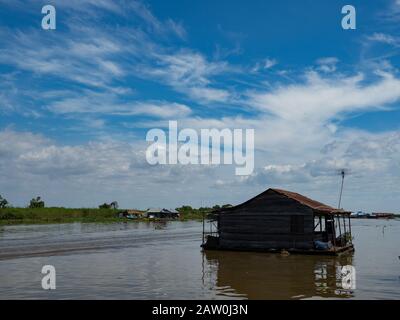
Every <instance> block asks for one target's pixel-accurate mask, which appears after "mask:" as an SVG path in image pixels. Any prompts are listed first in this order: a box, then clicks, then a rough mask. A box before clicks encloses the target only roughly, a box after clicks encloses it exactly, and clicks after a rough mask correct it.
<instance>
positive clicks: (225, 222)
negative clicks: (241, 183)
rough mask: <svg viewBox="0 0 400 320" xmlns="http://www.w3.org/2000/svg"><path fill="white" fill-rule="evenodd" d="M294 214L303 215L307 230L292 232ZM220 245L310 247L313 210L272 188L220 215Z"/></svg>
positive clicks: (231, 246) (252, 247)
mask: <svg viewBox="0 0 400 320" xmlns="http://www.w3.org/2000/svg"><path fill="white" fill-rule="evenodd" d="M292 216H302V217H303V218H301V219H300V220H303V219H304V232H293V230H292V228H291V221H292ZM218 226H219V235H220V240H219V241H220V242H219V243H220V246H221V247H223V248H232V249H292V248H296V249H311V248H312V247H313V231H314V217H313V211H312V210H311V209H310V208H308V207H306V206H304V205H301V204H299V203H298V202H296V201H294V200H292V199H289V198H287V197H285V196H283V195H280V194H277V193H275V192H273V191H270V192H266V193H264V194H262V195H260V196H259V197H258V198H255V199H253V200H252V201H250V202H248V203H246V204H244V205H242V206H239V207H237V208H234V209H233V210H230V211H226V212H223V213H221V214H220V215H219V222H218Z"/></svg>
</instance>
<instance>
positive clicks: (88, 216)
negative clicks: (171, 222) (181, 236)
mask: <svg viewBox="0 0 400 320" xmlns="http://www.w3.org/2000/svg"><path fill="white" fill-rule="evenodd" d="M225 206H228V205H225ZM218 208H220V206H214V207H213V208H205V207H204V208H198V209H196V208H192V207H190V206H182V207H180V208H176V210H177V211H178V212H179V215H180V217H179V220H181V221H186V220H201V219H202V217H203V215H206V214H207V213H209V212H211V211H212V210H213V209H218ZM124 211H125V210H122V209H118V203H117V202H112V203H111V204H107V203H105V204H102V205H100V206H99V208H98V209H97V208H81V209H70V208H58V207H48V208H46V207H45V203H44V201H43V200H42V199H41V198H40V197H37V198H33V199H32V200H31V201H30V203H29V205H28V206H27V207H26V208H14V207H10V206H9V205H8V202H7V200H5V199H3V198H2V197H1V196H0V225H16V224H52V223H72V222H84V223H91V222H98V223H111V222H121V221H149V219H147V218H139V219H131V220H130V219H126V218H120V217H119V214H120V213H122V212H124Z"/></svg>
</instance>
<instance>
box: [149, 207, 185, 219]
mask: <svg viewBox="0 0 400 320" xmlns="http://www.w3.org/2000/svg"><path fill="white" fill-rule="evenodd" d="M146 215H147V218H149V219H176V218H178V217H179V213H178V212H177V211H176V210H168V209H160V208H152V209H148V210H147V211H146Z"/></svg>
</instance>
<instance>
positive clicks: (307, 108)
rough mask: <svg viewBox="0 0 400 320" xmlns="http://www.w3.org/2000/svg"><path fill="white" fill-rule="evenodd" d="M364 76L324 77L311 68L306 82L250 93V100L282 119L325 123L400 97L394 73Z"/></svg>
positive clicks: (389, 102)
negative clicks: (370, 80) (372, 79)
mask: <svg viewBox="0 0 400 320" xmlns="http://www.w3.org/2000/svg"><path fill="white" fill-rule="evenodd" d="M363 80H364V78H363V75H362V74H360V75H357V76H354V77H339V78H336V77H334V78H322V77H321V76H320V75H319V74H318V73H315V72H310V73H308V74H307V75H306V82H305V83H304V84H295V85H288V86H279V87H277V88H275V89H274V90H272V91H270V92H266V93H263V92H253V93H251V94H250V95H249V99H250V100H249V104H250V105H251V106H253V107H255V108H257V109H259V110H260V111H263V112H268V113H271V114H272V115H274V116H276V117H278V118H281V119H285V120H293V121H308V122H314V123H316V122H318V123H320V124H325V123H326V121H328V120H332V119H334V118H338V117H339V116H340V115H343V114H344V113H351V112H354V111H361V110H364V111H367V110H379V109H382V108H383V107H384V106H385V105H388V104H391V103H394V102H396V101H398V100H399V99H400V80H399V79H398V78H396V77H395V76H393V75H392V74H389V73H380V79H379V80H377V81H375V82H373V83H370V84H363V83H362V81H363Z"/></svg>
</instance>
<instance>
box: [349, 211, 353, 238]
mask: <svg viewBox="0 0 400 320" xmlns="http://www.w3.org/2000/svg"><path fill="white" fill-rule="evenodd" d="M349 232H350V243H353V235H352V234H351V218H350V215H349Z"/></svg>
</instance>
